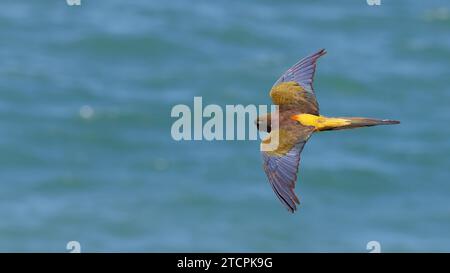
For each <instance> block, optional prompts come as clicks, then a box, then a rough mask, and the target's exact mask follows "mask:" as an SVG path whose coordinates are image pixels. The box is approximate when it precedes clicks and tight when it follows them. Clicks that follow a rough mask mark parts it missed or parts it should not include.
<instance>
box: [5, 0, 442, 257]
mask: <svg viewBox="0 0 450 273" xmlns="http://www.w3.org/2000/svg"><path fill="white" fill-rule="evenodd" d="M81 2H82V5H81V6H80V7H70V6H68V5H67V4H66V2H65V1H63V0H61V1H52V0H45V1H44V0H41V1H17V0H14V1H13V0H4V1H2V4H1V6H2V8H1V9H0V33H1V35H2V38H1V39H0V59H1V62H0V132H1V133H0V219H2V221H0V251H4V252H6V251H19V252H26V251H43V252H47V251H55V252H66V249H65V247H66V243H67V242H69V241H72V240H76V241H79V242H80V243H81V247H82V251H84V252H90V251H94V252H97V251H113V252H119V251H143V252H158V251H164V252H174V251H195V252H197V251H215V252H220V251H233V252H234V251H244V252H247V251H252V252H268V251H273V252H308V251H315V252H329V251H337V252H344V251H351V252H366V251H367V250H366V244H367V242H369V241H372V240H376V241H379V242H380V244H381V250H382V251H383V252H401V251H425V252H429V251H441V252H442V251H443V252H448V251H450V232H449V230H450V200H449V195H450V170H449V166H450V158H449V155H450V141H449V139H450V126H448V124H449V121H450V111H449V105H450V75H449V73H450V6H449V3H448V2H447V1H437V0H432V1H414V2H413V1H406V0H402V1H400V0H398V1H387V0H382V2H381V6H376V7H375V6H369V5H367V4H366V1H363V0H361V1H350V0H346V1H312V0H311V1H293V0H292V1H269V0H259V1H257V0H244V1H225V0H217V1H210V0H195V1H182V0H173V1H144V0H136V1H128V2H127V1H119V0H109V1H90V0H82V1H81ZM319 48H326V49H327V51H328V54H327V55H325V56H324V57H322V58H321V59H320V60H319V64H318V70H317V73H316V78H315V89H316V94H317V96H318V101H319V104H320V107H321V112H322V113H323V114H324V115H330V116H344V115H351V116H369V117H378V118H392V119H398V120H400V121H401V122H402V123H401V124H400V125H397V126H383V127H376V128H365V129H359V130H349V131H338V132H325V133H320V134H316V135H314V136H313V137H312V138H311V139H310V141H309V142H308V143H307V145H306V146H305V149H304V151H303V154H302V162H301V167H300V174H299V180H298V182H297V187H296V192H297V193H298V194H299V196H300V199H301V201H302V204H301V206H300V209H299V211H298V212H297V213H296V214H294V215H291V214H289V213H288V212H287V211H285V209H284V208H283V207H282V205H281V204H279V202H278V200H277V199H276V196H275V195H274V193H273V192H272V189H271V188H270V186H269V184H268V182H267V180H266V177H265V175H264V172H263V171H262V167H261V158H260V154H259V142H258V141H221V142H220V141H212V142H207V141H190V142H189V141H180V142H176V141H174V140H173V139H172V138H171V135H170V129H171V125H172V123H173V122H174V119H173V118H171V117H170V111H171V109H172V107H173V106H174V105H176V104H180V103H182V104H187V105H192V103H193V97H194V96H202V97H203V103H204V104H205V105H206V104H219V105H226V104H243V105H247V104H257V105H258V104H270V100H269V97H268V91H269V89H270V87H271V86H272V84H273V82H274V81H275V80H276V79H277V78H278V76H280V75H281V74H282V72H283V71H284V70H285V69H287V68H288V67H289V66H290V65H292V64H293V63H295V62H296V61H297V60H298V59H300V58H301V57H303V56H306V55H307V54H309V53H312V52H314V51H316V50H317V49H319Z"/></svg>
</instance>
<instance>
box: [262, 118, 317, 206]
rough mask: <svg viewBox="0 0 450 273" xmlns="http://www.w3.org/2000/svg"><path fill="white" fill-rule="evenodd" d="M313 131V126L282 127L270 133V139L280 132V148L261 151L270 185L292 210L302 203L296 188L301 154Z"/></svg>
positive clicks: (282, 201)
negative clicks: (295, 190)
mask: <svg viewBox="0 0 450 273" xmlns="http://www.w3.org/2000/svg"><path fill="white" fill-rule="evenodd" d="M312 132H313V128H312V127H305V126H292V127H286V128H280V130H275V131H272V132H271V133H270V135H269V139H270V138H271V137H273V136H274V134H278V139H279V142H280V143H279V145H278V148H277V149H276V150H274V151H261V154H262V158H263V167H264V171H265V173H266V175H267V178H268V179H269V182H270V185H271V186H272V189H273V191H274V192H275V194H276V195H277V197H278V199H280V201H281V203H283V205H284V206H285V207H286V208H287V209H288V210H289V211H290V212H294V211H295V210H296V209H297V204H300V201H299V200H298V198H297V196H296V195H295V192H294V189H295V183H296V182H297V172H298V166H299V162H300V154H301V152H302V150H303V147H304V146H305V144H306V142H307V141H308V139H309V137H310V136H311V133H312Z"/></svg>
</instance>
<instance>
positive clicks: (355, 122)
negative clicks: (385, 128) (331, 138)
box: [321, 117, 400, 131]
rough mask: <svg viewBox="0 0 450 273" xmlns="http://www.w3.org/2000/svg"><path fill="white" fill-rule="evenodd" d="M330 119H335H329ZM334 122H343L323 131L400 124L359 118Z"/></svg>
mask: <svg viewBox="0 0 450 273" xmlns="http://www.w3.org/2000/svg"><path fill="white" fill-rule="evenodd" d="M331 119H335V118H331ZM336 120H342V121H343V122H339V123H340V124H336V126H329V127H328V126H327V128H324V130H323V131H327V130H342V129H352V128H359V127H369V126H377V125H390V124H399V123H400V121H398V120H390V119H373V118H359V117H343V118H336ZM321 131H322V130H321Z"/></svg>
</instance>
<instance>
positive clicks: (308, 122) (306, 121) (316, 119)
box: [291, 114, 351, 131]
mask: <svg viewBox="0 0 450 273" xmlns="http://www.w3.org/2000/svg"><path fill="white" fill-rule="evenodd" d="M291 118H292V119H293V120H296V121H298V122H300V124H302V125H304V126H312V127H314V128H315V129H316V131H323V130H327V129H332V128H336V127H342V126H346V125H349V124H350V123H351V121H350V120H348V119H343V118H327V117H324V116H316V115H311V114H298V115H294V116H292V117H291Z"/></svg>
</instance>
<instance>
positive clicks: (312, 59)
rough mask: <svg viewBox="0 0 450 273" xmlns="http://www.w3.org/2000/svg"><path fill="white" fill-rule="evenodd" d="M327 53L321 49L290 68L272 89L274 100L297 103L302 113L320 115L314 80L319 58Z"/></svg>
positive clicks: (289, 103) (281, 103)
mask: <svg viewBox="0 0 450 273" xmlns="http://www.w3.org/2000/svg"><path fill="white" fill-rule="evenodd" d="M325 54H326V51H325V49H321V50H319V51H318V52H316V53H314V54H311V55H309V56H307V57H305V58H303V59H301V60H300V61H298V62H297V63H296V64H294V65H293V66H292V67H291V68H289V69H288V70H287V71H286V72H285V73H284V74H283V75H282V76H281V77H280V78H279V79H278V80H277V81H276V82H275V84H274V85H273V87H272V90H271V91H270V96H271V97H272V100H273V102H274V103H275V104H277V105H283V104H285V105H296V106H297V107H298V108H299V110H300V111H301V112H302V113H310V114H315V115H318V114H319V105H318V103H317V100H316V96H315V94H314V88H313V81H314V74H315V71H316V62H317V59H319V58H320V56H323V55H325Z"/></svg>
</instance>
